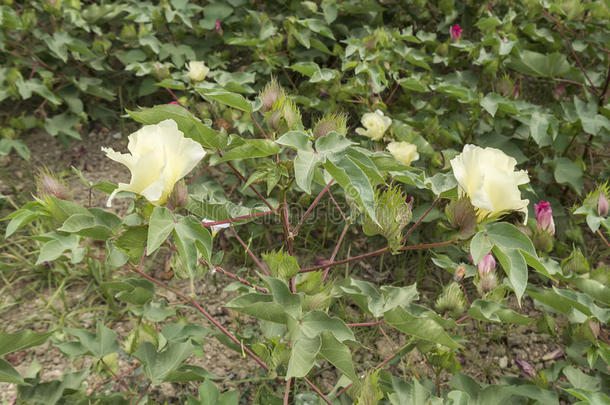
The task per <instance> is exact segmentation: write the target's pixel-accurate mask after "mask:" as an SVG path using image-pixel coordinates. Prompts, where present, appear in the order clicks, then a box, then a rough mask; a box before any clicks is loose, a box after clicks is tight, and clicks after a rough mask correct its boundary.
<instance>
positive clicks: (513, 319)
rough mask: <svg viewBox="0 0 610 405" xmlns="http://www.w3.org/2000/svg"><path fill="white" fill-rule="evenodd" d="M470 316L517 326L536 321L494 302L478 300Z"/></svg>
mask: <svg viewBox="0 0 610 405" xmlns="http://www.w3.org/2000/svg"><path fill="white" fill-rule="evenodd" d="M468 315H470V316H472V317H473V318H474V319H478V320H481V321H489V322H497V323H501V322H504V323H512V324H517V325H528V324H530V323H532V322H533V321H534V320H533V319H531V318H528V317H527V316H523V315H521V314H518V313H517V312H515V311H513V310H512V309H509V308H506V307H505V306H503V305H500V304H498V303H497V302H493V301H485V300H481V299H478V300H476V301H474V302H473V303H472V305H471V306H470V309H469V310H468Z"/></svg>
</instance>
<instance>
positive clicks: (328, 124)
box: [313, 113, 347, 138]
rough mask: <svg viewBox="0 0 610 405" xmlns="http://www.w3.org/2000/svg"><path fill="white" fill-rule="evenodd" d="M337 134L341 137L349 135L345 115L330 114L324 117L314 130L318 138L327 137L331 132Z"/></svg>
mask: <svg viewBox="0 0 610 405" xmlns="http://www.w3.org/2000/svg"><path fill="white" fill-rule="evenodd" d="M331 131H333V132H337V133H339V134H341V135H345V134H346V133H347V115H346V114H344V113H339V114H337V113H330V114H326V115H325V116H324V117H322V118H321V119H320V120H319V121H318V122H317V123H316V126H315V127H314V128H313V134H314V136H315V137H316V138H321V137H323V136H326V135H327V134H328V133H329V132H331Z"/></svg>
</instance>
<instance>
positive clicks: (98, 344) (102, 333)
mask: <svg viewBox="0 0 610 405" xmlns="http://www.w3.org/2000/svg"><path fill="white" fill-rule="evenodd" d="M64 330H65V331H66V332H67V333H69V334H70V335H72V336H74V337H75V338H77V339H78V341H79V342H80V343H81V344H82V345H83V346H84V347H85V348H86V349H87V350H88V351H89V353H91V355H93V356H95V357H96V358H98V359H101V358H103V357H105V356H107V355H109V354H111V353H116V352H117V351H118V350H119V342H118V341H117V334H116V333H115V332H114V331H112V330H111V329H108V328H107V327H106V326H105V325H104V324H102V323H101V322H98V324H97V328H96V330H95V334H93V333H90V332H87V331H86V330H83V329H74V328H65V329H64Z"/></svg>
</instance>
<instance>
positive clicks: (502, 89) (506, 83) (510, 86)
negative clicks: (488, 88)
mask: <svg viewBox="0 0 610 405" xmlns="http://www.w3.org/2000/svg"><path fill="white" fill-rule="evenodd" d="M514 89H515V83H514V82H513V81H512V80H511V78H510V76H508V75H504V76H503V77H502V78H501V79H500V80H499V81H498V83H497V84H496V90H497V92H498V93H500V94H501V95H503V96H504V97H508V96H510V95H511V94H512V93H513V91H514Z"/></svg>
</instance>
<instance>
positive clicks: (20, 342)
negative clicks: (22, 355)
mask: <svg viewBox="0 0 610 405" xmlns="http://www.w3.org/2000/svg"><path fill="white" fill-rule="evenodd" d="M52 334H53V332H48V333H41V334H38V333H34V332H32V331H31V330H25V331H23V332H19V333H0V356H3V355H5V354H7V353H11V352H16V351H18V350H24V349H27V348H30V347H33V346H39V345H41V344H43V343H44V342H46V341H47V339H48V338H49V336H51V335H52Z"/></svg>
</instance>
